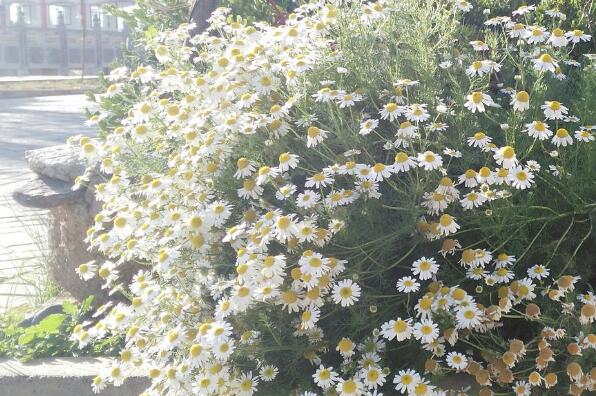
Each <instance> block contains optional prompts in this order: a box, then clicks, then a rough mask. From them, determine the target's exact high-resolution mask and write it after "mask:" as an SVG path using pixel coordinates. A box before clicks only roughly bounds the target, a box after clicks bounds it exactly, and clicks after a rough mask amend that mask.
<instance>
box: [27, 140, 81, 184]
mask: <svg viewBox="0 0 596 396" xmlns="http://www.w3.org/2000/svg"><path fill="white" fill-rule="evenodd" d="M25 158H26V159H27V163H28V164H29V168H31V170H32V171H34V172H35V173H38V174H40V175H44V176H48V177H51V178H53V179H58V180H62V181H65V182H70V183H72V182H74V180H75V178H76V177H77V176H80V175H82V174H83V173H84V172H85V162H84V161H83V160H81V159H80V158H79V153H78V151H77V149H76V148H74V147H71V146H69V145H67V144H60V145H56V146H50V147H44V148H41V149H36V150H29V151H26V152H25Z"/></svg>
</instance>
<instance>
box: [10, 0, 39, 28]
mask: <svg viewBox="0 0 596 396" xmlns="http://www.w3.org/2000/svg"><path fill="white" fill-rule="evenodd" d="M32 14H33V13H32V10H31V5H30V4H21V3H12V4H11V5H10V7H9V8H8V20H9V21H10V23H11V24H17V23H24V24H25V25H31V17H32Z"/></svg>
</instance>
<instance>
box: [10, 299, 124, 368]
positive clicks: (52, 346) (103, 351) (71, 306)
mask: <svg viewBox="0 0 596 396" xmlns="http://www.w3.org/2000/svg"><path fill="white" fill-rule="evenodd" d="M92 301H93V296H89V297H88V298H87V299H86V300H85V301H83V302H82V303H81V304H76V303H72V302H70V301H65V302H63V303H62V313H54V314H51V315H48V316H46V317H45V318H43V319H42V320H41V321H40V322H39V323H38V324H36V325H32V326H29V327H21V326H19V324H20V323H21V321H22V319H23V313H22V312H21V313H19V312H8V313H5V314H3V315H2V316H0V357H10V358H15V359H19V360H21V361H29V360H31V359H35V358H43V357H54V356H110V355H115V353H116V352H117V351H118V350H119V349H120V348H121V346H122V345H121V339H120V338H119V337H110V338H107V339H104V340H100V341H97V342H95V343H91V344H89V345H87V346H86V347H85V348H83V349H79V348H78V342H77V341H74V340H72V339H71V334H72V332H73V330H74V328H75V326H77V325H81V324H82V323H83V321H84V320H85V318H86V317H87V316H88V315H89V313H90V310H91V303H92Z"/></svg>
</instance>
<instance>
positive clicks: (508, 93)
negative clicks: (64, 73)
mask: <svg viewBox="0 0 596 396" xmlns="http://www.w3.org/2000/svg"><path fill="white" fill-rule="evenodd" d="M570 4H571V3H570ZM574 4H575V3H572V4H571V5H570V6H569V7H570V9H573V10H577V13H575V14H573V18H574V19H573V21H575V22H574V23H573V24H569V21H565V20H564V19H562V18H561V15H560V14H559V13H558V12H556V11H552V10H550V9H548V8H545V7H543V6H540V7H538V8H537V9H535V7H533V6H532V7H528V6H523V7H520V8H511V7H510V6H508V4H507V3H504V2H500V3H499V5H498V7H491V5H490V4H487V5H486V6H483V4H482V2H481V4H477V5H474V6H472V5H471V4H469V3H467V2H466V1H462V0H457V1H431V0H423V1H414V0H401V1H397V0H395V1H381V2H375V3H373V2H358V1H353V2H328V3H325V4H318V3H312V4H307V5H304V6H302V7H300V8H297V9H296V10H295V13H294V14H291V15H289V16H288V19H287V21H286V23H285V24H284V25H282V26H271V25H269V24H266V23H255V24H254V25H250V24H246V25H245V24H244V20H237V19H234V18H229V15H228V14H226V13H225V12H224V11H221V10H220V11H219V12H218V13H216V14H215V15H214V17H213V18H212V25H211V28H210V30H209V33H204V34H201V35H199V36H197V37H194V38H189V36H188V31H189V27H188V26H187V25H184V24H183V25H181V26H180V27H178V28H177V29H174V30H166V31H163V32H162V31H160V32H158V33H157V34H155V35H151V36H150V37H148V38H147V42H146V49H147V51H148V52H149V54H150V55H149V56H148V58H151V59H153V58H154V61H155V62H153V63H151V62H150V64H149V65H142V66H140V67H138V68H136V69H134V70H132V71H131V72H130V74H128V73H122V74H120V73H118V72H116V73H113V74H112V75H111V76H110V80H111V85H110V86H109V87H108V88H107V91H106V92H105V94H103V95H101V96H100V98H99V104H100V106H101V110H99V111H98V112H97V114H95V115H94V116H93V118H92V120H91V121H92V122H93V123H97V124H98V125H99V127H100V129H101V130H102V138H101V139H89V138H81V139H80V140H79V141H78V142H76V143H78V144H79V145H80V147H81V155H82V156H83V157H85V158H87V159H88V160H89V162H90V164H91V165H96V164H97V165H98V166H99V168H100V170H101V173H102V175H103V176H104V177H105V180H106V181H105V183H103V184H100V185H98V186H97V196H98V197H99V199H101V200H102V201H104V208H103V210H102V212H101V213H100V214H99V215H98V216H97V218H96V221H95V224H94V226H93V227H92V228H91V229H90V230H89V240H90V243H91V244H92V245H93V247H94V248H97V249H99V250H101V251H102V252H103V253H104V254H106V255H107V256H108V257H109V258H110V261H107V262H106V263H102V264H100V265H99V266H98V267H97V268H85V270H86V271H82V272H85V273H83V274H82V276H84V277H86V276H89V275H90V273H97V274H98V276H100V277H102V278H103V279H105V281H106V284H107V285H108V286H112V287H120V285H119V284H118V276H117V271H118V267H119V266H120V265H125V264H124V263H126V262H130V261H137V262H139V263H142V264H145V265H146V266H147V270H146V271H142V272H141V273H139V274H138V275H137V276H136V277H135V279H134V281H133V283H132V284H131V285H129V286H126V288H127V289H128V291H126V293H127V294H128V295H129V297H130V304H119V305H117V306H116V307H113V308H112V309H111V310H110V313H109V314H108V316H107V318H106V319H105V320H104V321H102V322H101V323H100V325H98V326H96V327H94V328H91V329H88V330H86V331H84V332H80V333H79V334H80V335H84V337H85V339H87V337H89V336H91V337H102V336H103V335H105V334H109V333H117V334H126V339H127V341H126V347H125V349H124V351H123V352H122V354H123V356H124V357H123V359H122V360H121V362H119V363H117V364H115V365H114V366H113V367H111V368H109V369H108V370H107V371H106V373H105V374H103V375H101V376H99V377H98V378H97V379H96V381H95V382H94V386H95V388H96V389H101V388H102V387H103V386H105V384H106V383H110V382H113V383H115V384H119V383H121V382H122V381H123V378H124V377H125V376H126V373H127V370H128V368H129V367H131V366H141V365H143V366H145V367H146V368H147V371H148V373H149V375H150V376H151V378H152V379H153V384H152V387H151V389H150V390H149V391H148V393H149V394H153V393H155V394H171V395H177V394H181V395H186V394H199V395H208V394H225V395H227V394H230V395H231V394H233V395H251V394H253V393H257V394H264V395H278V394H283V395H285V394H290V395H294V394H300V395H312V394H326V395H336V394H339V395H342V396H344V395H345V396H348V395H364V394H375V392H377V391H378V392H385V393H386V394H395V392H396V391H400V392H401V393H407V394H414V395H430V394H444V393H441V391H439V388H440V382H441V379H442V378H444V377H446V376H449V375H451V374H453V373H464V374H467V375H469V376H470V378H471V379H472V380H473V381H474V382H475V383H476V384H477V386H478V387H481V389H480V390H479V389H478V388H474V389H473V390H471V391H470V392H471V393H472V394H477V393H481V394H482V395H487V394H493V392H494V393H495V394H505V393H507V392H509V393H507V394H511V392H512V391H513V393H515V394H518V395H525V394H530V393H532V392H534V394H553V395H557V394H561V393H563V392H567V391H570V392H571V393H573V394H580V393H581V392H583V391H586V390H587V391H592V390H594V383H595V382H594V380H595V377H594V375H593V374H594V373H593V371H594V370H593V367H592V366H593V361H594V357H595V356H596V354H595V352H594V349H595V348H596V335H595V334H594V331H593V322H594V320H595V319H596V312H594V308H595V297H594V295H593V293H592V287H593V284H594V270H593V267H594V266H593V263H594V259H593V257H594V253H596V252H595V251H594V243H593V242H594V240H595V235H596V234H595V232H594V226H593V225H594V221H595V220H596V218H595V214H596V204H595V203H594V197H595V196H596V178H595V172H596V167H595V158H594V157H595V150H594V143H593V141H594V136H593V130H594V127H593V126H590V123H591V122H592V121H593V120H594V116H595V114H594V113H595V104H596V100H595V97H594V95H595V94H594V85H595V79H596V70H595V66H594V61H595V59H594V58H595V57H594V55H590V54H588V53H587V52H589V51H590V48H591V46H592V45H593V41H592V38H591V37H590V36H589V35H586V34H584V33H582V32H580V31H579V30H576V29H577V28H578V26H577V25H575V23H580V22H585V23H586V24H589V23H591V22H590V21H589V18H588V17H589V16H590V15H591V14H590V13H589V12H588V13H586V12H584V11H583V10H582V8H581V7H575V5H574ZM580 6H581V4H580ZM574 7H575V8H574ZM484 8H488V12H485V11H483V9H484ZM494 10H498V11H499V12H498V13H495V11H494ZM468 11H469V12H468ZM582 12H583V13H582ZM575 41H577V43H576V42H575ZM81 182H82V181H81ZM309 197H310V198H309ZM80 272H81V271H80ZM276 376H277V378H275V380H273V377H276ZM392 382H393V383H392ZM257 389H258V390H257ZM313 391H316V392H318V393H312V392H313ZM152 392H153V393H152ZM367 392H368V393H367Z"/></svg>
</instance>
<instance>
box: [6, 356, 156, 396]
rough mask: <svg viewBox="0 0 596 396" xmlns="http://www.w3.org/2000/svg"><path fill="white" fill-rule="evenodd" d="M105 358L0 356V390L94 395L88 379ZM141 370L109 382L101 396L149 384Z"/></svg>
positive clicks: (21, 394) (20, 394)
mask: <svg viewBox="0 0 596 396" xmlns="http://www.w3.org/2000/svg"><path fill="white" fill-rule="evenodd" d="M109 363H110V359H108V358H46V359H36V360H34V361H32V362H29V363H21V362H19V361H16V360H11V359H0V394H2V395H10V396H31V395H40V396H41V395H43V396H94V393H93V391H92V390H91V381H92V379H93V377H94V376H95V375H97V374H98V373H99V372H100V371H101V369H102V368H103V367H106V366H107V365H109ZM149 383H150V382H149V379H148V378H146V377H144V376H143V375H142V374H141V372H138V373H134V374H133V376H132V377H131V378H129V379H127V380H126V381H125V382H124V384H123V385H121V386H119V387H113V386H109V387H107V388H106V389H104V390H103V391H102V392H101V393H100V395H101V396H136V395H138V394H140V393H142V392H143V390H145V389H146V388H147V387H148V386H149Z"/></svg>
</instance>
